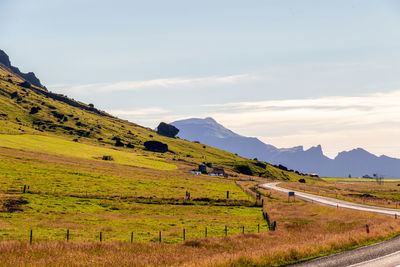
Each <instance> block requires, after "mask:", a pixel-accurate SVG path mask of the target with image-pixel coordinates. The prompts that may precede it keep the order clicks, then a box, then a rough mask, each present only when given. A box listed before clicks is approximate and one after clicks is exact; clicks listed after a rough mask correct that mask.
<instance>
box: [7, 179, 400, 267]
mask: <svg viewBox="0 0 400 267" xmlns="http://www.w3.org/2000/svg"><path fill="white" fill-rule="evenodd" d="M258 182H259V181H258ZM256 183H257V181H247V182H245V181H243V182H242V185H243V186H245V187H247V188H250V187H253V186H254V185H255V184H256ZM265 194H266V195H268V197H264V203H265V206H264V211H266V212H268V214H269V216H270V218H271V219H272V220H276V221H277V230H276V231H267V232H262V233H259V234H258V233H245V234H242V233H240V231H237V232H236V234H233V233H230V234H233V235H230V236H228V237H224V236H221V237H218V236H214V237H208V238H193V237H195V236H193V235H191V233H192V231H193V230H189V231H188V233H189V236H188V239H189V240H186V241H185V242H179V243H176V244H166V243H164V242H163V243H158V242H146V243H136V242H134V243H133V244H131V243H129V235H128V236H127V235H125V236H121V240H125V241H124V242H121V241H109V240H110V239H108V240H107V236H108V235H109V234H110V233H109V232H106V234H105V237H106V241H105V242H102V243H100V242H84V241H70V242H65V241H60V242H55V241H46V242H45V241H41V242H39V241H37V240H35V239H34V242H33V244H32V245H29V243H28V242H0V261H1V262H2V263H3V264H4V265H6V266H7V265H10V266H11V265H13V266H16V265H17V266H19V265H52V266H54V265H69V266H70V265H82V263H84V264H88V265H118V266H132V265H140V266H144V265H146V266H148V265H151V266H160V265H169V266H182V265H185V266H204V265H207V266H279V265H282V264H287V263H291V262H296V261H298V260H304V259H308V258H312V257H316V256H322V255H326V254H329V253H332V252H339V251H343V250H346V249H349V248H354V247H357V246H361V245H366V244H370V243H373V242H376V241H380V240H384V239H387V238H389V237H392V236H394V235H396V234H398V233H399V232H400V221H399V220H395V219H393V218H389V217H386V216H383V215H379V214H370V213H364V212H355V211H350V210H346V209H336V208H329V207H324V206H319V205H315V204H311V203H305V202H301V201H296V202H287V201H286V195H284V194H280V193H275V192H265ZM166 209H168V208H166ZM206 209H209V207H206ZM164 212H165V211H163V213H164ZM210 212H212V213H214V212H215V210H210ZM237 212H239V213H240V214H241V215H240V216H244V217H242V218H245V217H246V216H247V215H246V214H245V212H244V211H243V210H237ZM230 213H231V211H230ZM167 214H168V212H167ZM214 215H215V213H214ZM214 215H213V216H214ZM232 215H234V216H237V214H235V212H233V213H232ZM199 216H201V217H203V216H204V215H203V214H201V215H200V214H199ZM191 219H192V220H196V219H197V218H196V217H193V218H191ZM160 221H163V220H160ZM367 223H368V224H369V226H370V233H369V234H367V233H366V231H365V224H367ZM146 224H148V222H146ZM249 227H250V225H249ZM127 230H128V229H127ZM249 230H250V231H253V232H254V231H255V229H254V228H253V229H248V228H246V232H247V231H249ZM222 233H223V231H220V232H219V233H216V234H219V235H221V234H222ZM43 234H45V233H43ZM179 236H180V237H181V236H182V232H181V231H178V230H177V231H176V232H175V233H172V232H171V234H170V236H169V238H171V240H172V239H173V238H176V240H177V241H178V240H179ZM58 237H59V239H63V237H64V238H65V232H62V231H61V230H60V233H59V236H58ZM135 238H136V236H135ZM156 239H157V233H156V234H155V235H154V237H153V241H156ZM81 240H84V239H81ZM180 240H181V239H180Z"/></svg>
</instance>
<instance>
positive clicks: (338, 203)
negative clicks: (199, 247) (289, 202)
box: [259, 183, 400, 216]
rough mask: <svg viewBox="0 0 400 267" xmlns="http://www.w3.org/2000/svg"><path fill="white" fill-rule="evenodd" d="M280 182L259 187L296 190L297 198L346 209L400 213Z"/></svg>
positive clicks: (285, 191) (392, 214)
mask: <svg viewBox="0 0 400 267" xmlns="http://www.w3.org/2000/svg"><path fill="white" fill-rule="evenodd" d="M277 184H279V183H267V184H261V185H259V187H261V188H264V189H272V190H276V191H280V192H283V193H288V192H295V195H296V198H299V199H302V200H305V201H314V202H315V203H319V204H323V205H326V206H333V207H339V208H346V209H353V210H361V211H368V212H376V213H381V214H385V215H389V216H395V214H396V215H397V216H399V215H400V210H398V209H387V208H381V207H375V206H369V205H362V204H357V203H353V202H349V201H344V200H339V199H335V198H331V197H322V196H317V195H313V194H308V193H303V192H298V191H294V190H289V189H286V188H282V187H279V186H277Z"/></svg>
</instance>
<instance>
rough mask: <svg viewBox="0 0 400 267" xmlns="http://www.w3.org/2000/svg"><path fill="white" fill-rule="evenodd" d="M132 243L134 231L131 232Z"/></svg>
mask: <svg viewBox="0 0 400 267" xmlns="http://www.w3.org/2000/svg"><path fill="white" fill-rule="evenodd" d="M131 243H133V232H131Z"/></svg>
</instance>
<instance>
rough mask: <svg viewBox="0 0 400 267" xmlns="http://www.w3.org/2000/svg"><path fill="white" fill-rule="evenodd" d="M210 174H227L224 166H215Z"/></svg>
mask: <svg viewBox="0 0 400 267" xmlns="http://www.w3.org/2000/svg"><path fill="white" fill-rule="evenodd" d="M208 175H211V176H225V171H224V169H222V168H214V169H213V170H212V171H211V172H210V173H208Z"/></svg>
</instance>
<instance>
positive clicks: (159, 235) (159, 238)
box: [158, 231, 161, 243]
mask: <svg viewBox="0 0 400 267" xmlns="http://www.w3.org/2000/svg"><path fill="white" fill-rule="evenodd" d="M158 242H160V243H161V231H160V232H159V233H158Z"/></svg>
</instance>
